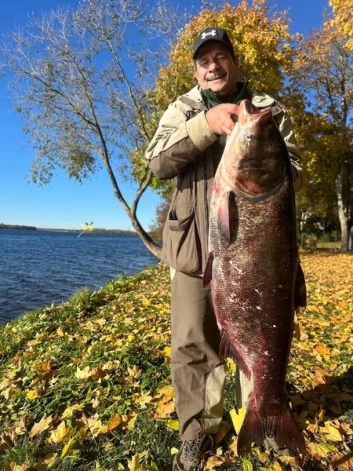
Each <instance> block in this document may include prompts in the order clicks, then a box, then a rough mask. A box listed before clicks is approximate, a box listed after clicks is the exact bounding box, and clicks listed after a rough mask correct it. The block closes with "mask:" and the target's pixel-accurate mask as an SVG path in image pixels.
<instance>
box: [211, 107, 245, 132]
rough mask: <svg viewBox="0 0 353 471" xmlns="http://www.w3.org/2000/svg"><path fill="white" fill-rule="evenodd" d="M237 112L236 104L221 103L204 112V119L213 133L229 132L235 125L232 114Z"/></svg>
mask: <svg viewBox="0 0 353 471" xmlns="http://www.w3.org/2000/svg"><path fill="white" fill-rule="evenodd" d="M237 114H238V105H233V104H232V103H223V104H222V105H217V106H215V107H214V108H211V109H210V110H208V111H207V112H206V120H207V122H208V124H209V126H210V128H211V129H212V131H213V132H214V133H215V134H220V135H222V134H230V133H231V132H232V129H233V128H234V126H235V121H234V119H233V118H232V115H237Z"/></svg>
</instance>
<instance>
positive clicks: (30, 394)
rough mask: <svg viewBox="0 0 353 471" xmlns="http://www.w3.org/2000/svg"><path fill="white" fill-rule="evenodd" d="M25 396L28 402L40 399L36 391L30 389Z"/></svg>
mask: <svg viewBox="0 0 353 471" xmlns="http://www.w3.org/2000/svg"><path fill="white" fill-rule="evenodd" d="M26 396H27V397H28V399H29V400H30V401H33V399H37V398H38V397H40V395H39V394H38V391H37V390H36V389H32V390H31V391H28V392H27V394H26Z"/></svg>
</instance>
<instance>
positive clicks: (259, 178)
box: [204, 100, 305, 454]
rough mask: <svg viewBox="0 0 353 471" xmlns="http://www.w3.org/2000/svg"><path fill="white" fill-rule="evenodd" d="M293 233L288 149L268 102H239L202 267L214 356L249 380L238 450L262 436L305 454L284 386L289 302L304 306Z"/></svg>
mask: <svg viewBox="0 0 353 471" xmlns="http://www.w3.org/2000/svg"><path fill="white" fill-rule="evenodd" d="M296 239H297V236H296V225H295V204H294V187H293V179H292V173H291V163H290V158H289V155H288V151H287V148H286V146H285V143H284V140H283V138H282V136H281V134H280V132H279V130H278V128H277V125H276V124H275V122H274V120H273V118H272V115H271V111H270V109H265V110H261V111H259V110H257V109H256V108H255V107H254V106H253V105H252V104H251V102H249V101H247V100H244V101H243V102H241V104H240V106H239V114H238V122H237V124H236V126H235V128H234V130H233V131H232V133H231V135H230V136H229V138H228V140H227V144H226V148H225V150H224V153H223V156H222V159H221V161H220V164H219V166H218V169H217V172H216V176H215V181H214V187H213V193H212V198H211V206H210V233H209V252H210V255H209V260H208V263H207V267H206V270H205V274H204V283H205V284H208V283H209V282H210V283H211V293H212V299H213V304H214V309H215V313H216V317H217V322H218V326H219V328H220V330H221V333H222V340H221V347H220V354H221V357H226V356H230V357H231V358H233V359H234V360H235V361H236V362H237V364H238V366H239V367H240V369H241V370H242V371H243V373H244V374H245V376H247V378H248V379H249V380H251V381H252V385H253V389H252V392H251V395H250V398H249V405H248V408H247V411H246V415H245V419H244V423H243V426H242V428H241V430H240V433H239V437H238V453H239V454H244V453H246V452H248V451H250V449H251V445H252V443H256V444H257V445H262V444H263V443H264V441H265V439H266V438H267V437H272V438H274V440H275V441H276V443H277V444H278V445H280V446H285V447H288V448H290V449H291V450H292V451H293V452H299V453H304V452H305V444H304V440H303V437H302V434H301V432H300V431H299V429H298V427H297V425H296V423H295V421H294V418H293V416H292V414H291V411H290V409H289V404H288V400H287V398H286V394H285V377H286V371H287V364H288V357H289V352H290V345H291V338H292V329H293V319H294V310H295V308H296V307H297V306H299V305H303V304H305V300H304V299H301V298H300V297H299V295H298V293H299V290H300V288H301V286H302V284H303V282H304V279H303V274H302V271H301V268H300V265H299V263H298V250H297V241H296Z"/></svg>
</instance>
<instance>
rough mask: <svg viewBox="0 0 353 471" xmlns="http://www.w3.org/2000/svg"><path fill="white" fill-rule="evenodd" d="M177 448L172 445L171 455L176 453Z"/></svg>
mask: <svg viewBox="0 0 353 471" xmlns="http://www.w3.org/2000/svg"><path fill="white" fill-rule="evenodd" d="M178 451H179V450H178V448H175V446H173V448H171V449H170V454H171V455H172V456H173V455H176V454H177V453H178Z"/></svg>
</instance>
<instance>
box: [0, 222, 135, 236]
mask: <svg viewBox="0 0 353 471" xmlns="http://www.w3.org/2000/svg"><path fill="white" fill-rule="evenodd" d="M1 229H19V230H26V231H51V232H74V233H79V232H82V229H65V228H63V229H52V228H49V227H48V228H47V227H34V226H22V225H17V224H4V223H0V230H1ZM90 233H91V234H92V233H94V234H121V235H130V236H137V234H136V232H134V231H129V230H125V229H103V228H100V227H97V228H94V229H93V230H92V231H90Z"/></svg>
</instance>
